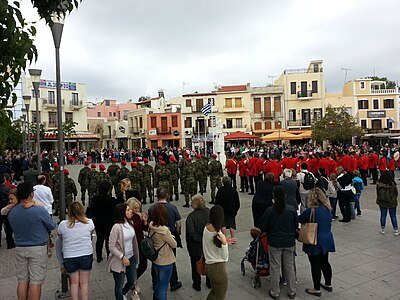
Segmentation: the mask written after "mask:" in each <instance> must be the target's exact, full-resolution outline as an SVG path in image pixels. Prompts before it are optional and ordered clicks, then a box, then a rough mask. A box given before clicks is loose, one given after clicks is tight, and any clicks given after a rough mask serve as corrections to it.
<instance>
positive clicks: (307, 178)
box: [302, 172, 315, 191]
mask: <svg viewBox="0 0 400 300" xmlns="http://www.w3.org/2000/svg"><path fill="white" fill-rule="evenodd" d="M302 173H303V174H304V180H303V182H302V184H303V188H304V189H305V190H307V191H308V190H311V189H312V188H314V187H315V180H314V176H313V175H312V174H311V173H310V172H302Z"/></svg>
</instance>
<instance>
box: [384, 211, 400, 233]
mask: <svg viewBox="0 0 400 300" xmlns="http://www.w3.org/2000/svg"><path fill="white" fill-rule="evenodd" d="M380 209H381V227H382V229H383V228H385V226H386V217H387V212H388V210H389V216H390V220H391V221H392V226H393V229H394V230H397V229H399V227H398V226H397V217H396V207H392V208H384V207H382V206H380Z"/></svg>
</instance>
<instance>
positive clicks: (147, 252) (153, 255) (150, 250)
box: [140, 232, 166, 261]
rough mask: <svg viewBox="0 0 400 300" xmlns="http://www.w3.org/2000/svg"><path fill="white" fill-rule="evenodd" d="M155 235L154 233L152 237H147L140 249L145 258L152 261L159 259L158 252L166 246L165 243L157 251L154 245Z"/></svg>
mask: <svg viewBox="0 0 400 300" xmlns="http://www.w3.org/2000/svg"><path fill="white" fill-rule="evenodd" d="M154 234H155V232H153V234H152V235H151V236H146V237H145V238H144V239H143V240H142V242H141V243H140V249H142V253H143V256H144V257H145V258H147V259H148V260H150V261H155V260H156V259H157V258H158V252H159V251H160V250H161V248H162V247H164V246H165V244H166V243H164V244H163V245H162V246H161V247H160V248H158V249H157V250H156V248H154V243H153V239H152V237H153V235H154Z"/></svg>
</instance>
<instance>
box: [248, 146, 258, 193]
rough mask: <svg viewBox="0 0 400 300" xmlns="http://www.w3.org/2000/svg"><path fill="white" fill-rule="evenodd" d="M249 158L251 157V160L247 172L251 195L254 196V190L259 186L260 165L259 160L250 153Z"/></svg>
mask: <svg viewBox="0 0 400 300" xmlns="http://www.w3.org/2000/svg"><path fill="white" fill-rule="evenodd" d="M248 153H249V156H250V157H251V158H250V159H249V162H248V163H247V170H248V171H249V183H250V193H249V195H254V188H255V186H256V185H257V181H258V168H259V163H258V158H257V157H255V156H253V154H252V153H251V152H248Z"/></svg>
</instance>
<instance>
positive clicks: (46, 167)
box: [40, 152, 51, 173]
mask: <svg viewBox="0 0 400 300" xmlns="http://www.w3.org/2000/svg"><path fill="white" fill-rule="evenodd" d="M48 155H49V154H48V153H47V152H44V153H43V158H42V161H41V162H40V165H41V167H42V172H46V173H50V171H51V165H50V160H49V158H48Z"/></svg>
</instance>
